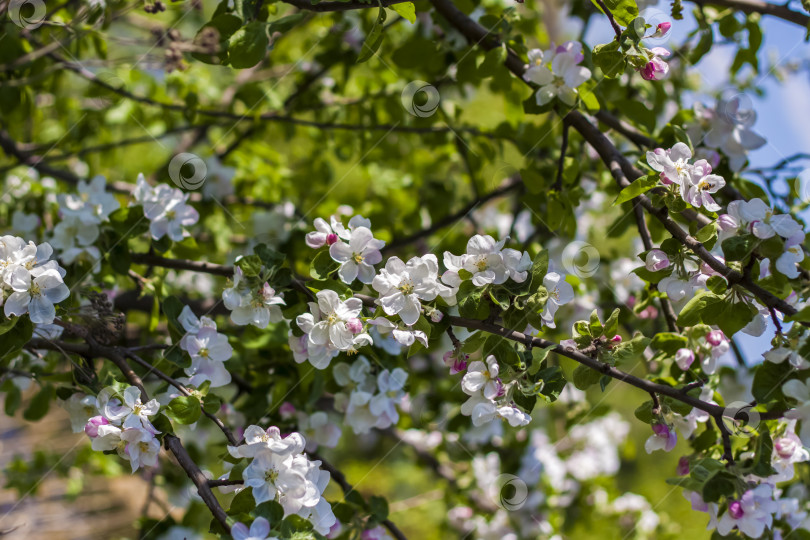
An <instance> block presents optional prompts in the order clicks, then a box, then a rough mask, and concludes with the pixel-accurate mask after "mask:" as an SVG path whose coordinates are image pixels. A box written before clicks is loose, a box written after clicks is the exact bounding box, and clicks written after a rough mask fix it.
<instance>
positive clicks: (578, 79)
mask: <svg viewBox="0 0 810 540" xmlns="http://www.w3.org/2000/svg"><path fill="white" fill-rule="evenodd" d="M549 56H552V55H549ZM543 57H544V55H543V53H541V52H540V51H538V50H533V51H531V52H530V55H529V60H530V62H532V64H531V65H530V66H529V69H527V70H526V72H525V73H524V75H523V78H524V79H525V80H526V81H528V82H531V83H534V84H536V85H538V86H540V88H539V89H538V90H537V95H536V100H537V104H538V105H540V106H543V105H545V104H547V103H549V102H551V100H553V99H554V98H555V97H559V98H560V100H561V101H562V102H563V103H565V104H566V105H569V106H571V107H573V106H574V105H576V103H577V87H578V86H579V85H581V84H582V83H584V82H585V81H587V80H588V79H590V78H591V71H590V70H589V69H588V68H586V67H584V66H580V65H578V64H579V62H581V61H582V55H581V54H578V53H577V52H576V51H575V50H574V49H573V48H572V49H571V50H566V49H565V48H563V50H562V51H555V53H554V54H553V57H550V58H546V59H545V62H543ZM538 61H539V62H540V63H539V64H538Z"/></svg>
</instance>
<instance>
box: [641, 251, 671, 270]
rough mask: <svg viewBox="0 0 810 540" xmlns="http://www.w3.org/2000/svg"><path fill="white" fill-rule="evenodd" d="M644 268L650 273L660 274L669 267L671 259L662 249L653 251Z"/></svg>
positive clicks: (650, 252) (648, 256) (648, 255)
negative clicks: (660, 271) (659, 272)
mask: <svg viewBox="0 0 810 540" xmlns="http://www.w3.org/2000/svg"><path fill="white" fill-rule="evenodd" d="M644 263H645V264H644V266H645V268H647V270H649V271H650V272H658V271H659V270H663V269H664V268H666V267H667V266H669V257H668V256H667V254H666V253H664V252H663V251H661V250H660V249H651V250H650V251H649V253H647V257H646V258H645V259H644Z"/></svg>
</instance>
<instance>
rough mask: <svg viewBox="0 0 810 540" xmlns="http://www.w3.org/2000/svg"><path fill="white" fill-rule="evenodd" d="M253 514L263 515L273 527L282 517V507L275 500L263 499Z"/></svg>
mask: <svg viewBox="0 0 810 540" xmlns="http://www.w3.org/2000/svg"><path fill="white" fill-rule="evenodd" d="M231 506H233V505H231ZM253 514H254V515H255V516H256V517H263V518H264V519H266V520H267V521H269V522H270V526H271V527H274V526H275V525H276V524H278V523H281V520H282V519H284V507H283V506H281V505H280V504H279V503H278V502H276V501H265V502H263V503H262V504H260V505H258V506H257V507H256V509H255V510H253Z"/></svg>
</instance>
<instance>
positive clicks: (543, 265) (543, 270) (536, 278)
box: [529, 249, 548, 291]
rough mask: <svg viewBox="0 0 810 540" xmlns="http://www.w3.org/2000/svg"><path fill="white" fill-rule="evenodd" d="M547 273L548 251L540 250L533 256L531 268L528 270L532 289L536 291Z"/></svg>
mask: <svg viewBox="0 0 810 540" xmlns="http://www.w3.org/2000/svg"><path fill="white" fill-rule="evenodd" d="M547 273H548V251H546V250H545V249H544V250H541V251H540V252H539V253H538V254H537V255H535V256H534V260H533V261H532V268H531V271H530V272H529V275H530V276H531V281H532V291H536V290H537V289H538V288H540V287H542V286H543V278H545V277H546V274H547Z"/></svg>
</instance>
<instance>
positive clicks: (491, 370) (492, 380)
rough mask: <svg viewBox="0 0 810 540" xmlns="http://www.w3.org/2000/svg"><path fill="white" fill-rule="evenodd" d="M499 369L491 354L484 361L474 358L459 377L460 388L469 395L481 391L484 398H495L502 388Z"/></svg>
mask: <svg viewBox="0 0 810 540" xmlns="http://www.w3.org/2000/svg"><path fill="white" fill-rule="evenodd" d="M499 370H500V368H499V367H498V361H497V360H496V359H495V357H494V356H493V355H489V356H488V357H487V358H486V360H485V361H484V362H482V361H480V360H476V361H475V362H472V363H471V364H470V365H469V367H468V368H467V373H466V375H464V377H463V378H462V379H461V389H462V390H464V393H466V394H468V395H470V396H472V395H474V394H476V393H477V392H478V391H481V392H482V394H483V396H484V397H485V398H487V399H495V398H496V397H498V395H500V393H501V391H502V390H503V385H502V384H501V381H500V379H499V378H498V372H499Z"/></svg>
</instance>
